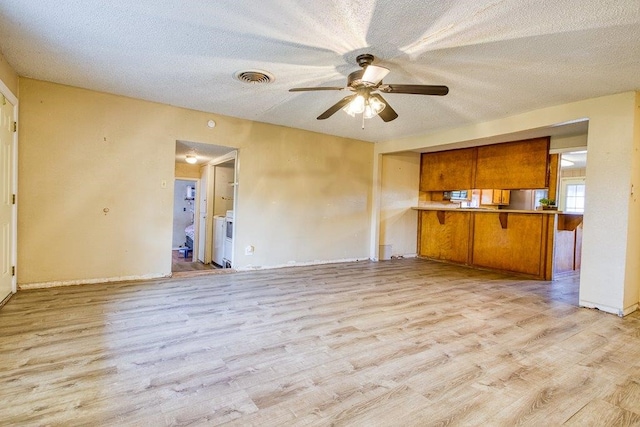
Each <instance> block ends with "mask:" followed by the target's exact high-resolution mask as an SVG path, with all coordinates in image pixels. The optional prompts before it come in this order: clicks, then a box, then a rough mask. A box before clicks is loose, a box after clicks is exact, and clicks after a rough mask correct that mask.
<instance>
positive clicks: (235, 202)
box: [209, 149, 240, 268]
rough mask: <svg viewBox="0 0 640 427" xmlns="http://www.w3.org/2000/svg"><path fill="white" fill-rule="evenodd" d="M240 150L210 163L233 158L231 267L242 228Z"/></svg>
mask: <svg viewBox="0 0 640 427" xmlns="http://www.w3.org/2000/svg"><path fill="white" fill-rule="evenodd" d="M238 151H239V150H238V149H235V150H231V151H229V152H228V153H227V154H224V155H222V156H220V157H216V158H215V159H213V160H211V161H210V162H209V164H210V165H212V166H217V165H220V164H222V163H226V162H229V161H231V160H233V240H231V259H230V260H229V261H231V268H233V265H234V263H235V259H236V242H237V241H238V238H237V236H238V233H237V230H239V229H240V227H239V226H238V177H239V176H240V156H239V155H238V154H239V153H238ZM214 173H215V169H214ZM212 262H213V260H212Z"/></svg>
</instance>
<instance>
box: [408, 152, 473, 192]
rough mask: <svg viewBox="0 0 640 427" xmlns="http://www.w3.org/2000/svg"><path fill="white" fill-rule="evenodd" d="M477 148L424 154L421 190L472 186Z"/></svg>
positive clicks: (461, 188) (460, 188)
mask: <svg viewBox="0 0 640 427" xmlns="http://www.w3.org/2000/svg"><path fill="white" fill-rule="evenodd" d="M474 171H475V148H464V149H460V150H447V151H439V152H436V153H424V154H422V159H421V164H420V191H450V190H465V189H468V188H472V184H473V174H474Z"/></svg>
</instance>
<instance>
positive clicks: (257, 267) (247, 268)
mask: <svg viewBox="0 0 640 427" xmlns="http://www.w3.org/2000/svg"><path fill="white" fill-rule="evenodd" d="M359 261H370V260H369V258H367V257H362V258H345V259H334V260H329V261H318V260H316V261H306V262H296V261H291V262H289V263H287V264H278V265H268V266H262V265H247V266H245V267H241V268H236V269H235V270H236V271H253V270H273V269H276V268H286V267H308V266H313V265H324V264H341V263H350V262H359Z"/></svg>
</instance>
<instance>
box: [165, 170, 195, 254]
mask: <svg viewBox="0 0 640 427" xmlns="http://www.w3.org/2000/svg"><path fill="white" fill-rule="evenodd" d="M176 181H191V182H193V183H194V185H195V187H196V194H195V196H194V199H193V252H192V256H193V258H195V256H196V248H197V246H196V245H197V244H198V230H199V227H200V217H199V215H200V204H199V203H197V201H198V196H199V195H200V180H199V179H198V178H192V177H179V176H176V177H174V178H173V186H174V188H175V182H176ZM171 223H172V224H173V219H172V221H171ZM171 250H172V251H173V245H171Z"/></svg>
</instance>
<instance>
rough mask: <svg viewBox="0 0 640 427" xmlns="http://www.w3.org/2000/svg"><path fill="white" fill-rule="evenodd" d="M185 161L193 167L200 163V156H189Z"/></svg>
mask: <svg viewBox="0 0 640 427" xmlns="http://www.w3.org/2000/svg"><path fill="white" fill-rule="evenodd" d="M184 160H185V161H186V162H187V163H189V164H191V165H193V164H196V163H197V162H198V156H196V155H195V154H187V155H186V156H185V157H184Z"/></svg>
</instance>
